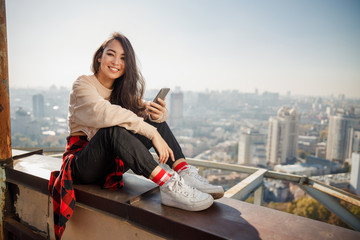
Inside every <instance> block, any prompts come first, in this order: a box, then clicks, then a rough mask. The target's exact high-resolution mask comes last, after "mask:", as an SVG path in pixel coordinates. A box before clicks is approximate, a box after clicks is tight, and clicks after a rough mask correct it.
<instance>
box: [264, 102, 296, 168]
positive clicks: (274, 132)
mask: <svg viewBox="0 0 360 240" xmlns="http://www.w3.org/2000/svg"><path fill="white" fill-rule="evenodd" d="M298 122H299V114H298V112H297V111H296V109H295V108H292V109H289V108H285V107H282V108H280V109H279V111H278V113H277V116H276V117H270V119H269V128H268V138H267V145H266V161H267V163H268V164H269V165H276V164H286V163H291V162H293V161H294V160H296V157H297V143H298Z"/></svg>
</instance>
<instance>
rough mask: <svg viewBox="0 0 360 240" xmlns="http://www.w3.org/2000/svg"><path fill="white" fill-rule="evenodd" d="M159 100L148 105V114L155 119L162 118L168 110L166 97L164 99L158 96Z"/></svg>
mask: <svg viewBox="0 0 360 240" xmlns="http://www.w3.org/2000/svg"><path fill="white" fill-rule="evenodd" d="M157 101H158V103H155V102H149V103H148V106H147V110H146V112H147V113H148V114H150V116H151V119H153V120H157V119H159V118H161V117H162V116H163V115H164V113H165V111H166V108H165V105H166V102H165V99H164V100H162V99H161V98H158V99H157Z"/></svg>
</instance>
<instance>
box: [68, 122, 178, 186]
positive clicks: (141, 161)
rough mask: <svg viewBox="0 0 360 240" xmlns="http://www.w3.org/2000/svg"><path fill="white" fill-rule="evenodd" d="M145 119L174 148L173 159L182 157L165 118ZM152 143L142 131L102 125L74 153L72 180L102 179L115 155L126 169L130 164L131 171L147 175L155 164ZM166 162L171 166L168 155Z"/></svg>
mask: <svg viewBox="0 0 360 240" xmlns="http://www.w3.org/2000/svg"><path fill="white" fill-rule="evenodd" d="M147 122H148V123H149V124H151V125H153V126H154V127H156V128H157V131H158V132H159V133H160V135H161V136H162V137H163V139H164V140H165V142H166V143H167V144H168V145H169V147H170V148H171V149H172V150H173V152H174V157H175V160H177V159H180V158H184V154H183V153H182V151H181V148H180V145H179V143H178V142H177V140H176V139H175V136H174V135H173V133H172V132H171V130H170V128H169V126H168V125H167V123H166V122H163V123H154V122H150V121H147ZM151 147H153V144H152V142H151V140H149V139H148V138H146V137H144V136H142V135H139V134H133V133H131V132H130V131H128V130H126V129H125V128H122V127H119V126H114V127H109V128H102V129H100V130H99V131H98V132H97V133H96V134H95V136H94V137H93V138H92V139H91V140H90V142H89V143H88V144H87V145H86V147H85V148H84V149H82V150H81V151H79V152H77V153H76V154H75V155H76V156H77V157H76V158H74V159H73V161H72V163H71V170H72V177H73V181H74V183H102V182H103V181H104V180H105V177H106V175H107V174H108V173H109V172H110V171H111V170H112V168H113V166H114V164H115V161H114V159H115V157H116V156H119V157H120V158H121V160H122V161H123V162H124V165H125V169H126V170H128V169H129V168H130V169H131V170H133V172H134V173H136V174H139V175H143V176H144V177H146V178H149V177H150V174H151V172H152V171H153V170H154V169H155V168H156V167H157V166H158V163H157V162H156V161H155V160H154V159H153V157H152V155H151V153H150V152H149V149H150V148H151ZM155 150H156V149H155ZM166 164H167V165H169V166H170V167H172V165H173V161H172V160H171V158H169V159H168V160H167V162H166Z"/></svg>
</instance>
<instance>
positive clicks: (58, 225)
mask: <svg viewBox="0 0 360 240" xmlns="http://www.w3.org/2000/svg"><path fill="white" fill-rule="evenodd" d="M67 140H68V141H67V145H66V149H65V153H64V155H63V164H62V166H61V169H60V171H54V172H51V175H50V181H49V193H50V196H51V197H52V198H53V209H54V230H55V237H56V239H57V240H60V239H61V237H62V235H63V233H64V230H65V227H66V222H67V221H68V220H69V219H70V218H71V216H72V214H73V211H74V208H75V201H76V198H75V191H74V188H73V181H72V177H71V168H70V166H71V162H72V160H73V159H74V158H75V157H76V156H75V155H74V154H75V153H76V152H78V151H80V150H81V149H83V148H84V147H85V146H86V145H87V144H88V141H87V138H86V136H73V137H68V139H67ZM123 173H124V163H123V162H122V161H121V159H120V158H119V157H116V158H115V164H114V168H113V169H112V171H111V172H110V173H109V174H108V175H107V177H106V180H105V183H104V188H106V189H110V190H117V189H120V188H122V187H123V186H124V183H123V181H122V177H123Z"/></svg>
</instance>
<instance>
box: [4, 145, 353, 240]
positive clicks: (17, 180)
mask: <svg viewBox="0 0 360 240" xmlns="http://www.w3.org/2000/svg"><path fill="white" fill-rule="evenodd" d="M14 153H15V154H18V155H20V154H22V152H19V151H14ZM13 155H14V154H13ZM61 161H62V160H61V159H56V158H51V157H47V156H43V155H31V156H26V157H19V158H18V160H15V161H14V166H13V168H7V169H6V174H7V181H8V182H9V183H12V184H15V185H18V186H20V185H21V186H25V187H27V188H30V189H33V191H35V192H39V194H40V195H42V194H46V195H45V197H48V193H47V184H48V181H49V176H50V172H51V171H53V170H58V169H60V166H61ZM124 184H125V187H124V188H123V189H121V190H118V191H110V190H104V189H102V188H101V187H100V186H98V185H75V194H76V198H77V205H76V208H77V209H85V208H88V209H90V210H89V211H88V212H91V211H93V212H94V214H92V215H91V214H90V215H89V216H100V215H101V216H105V215H107V214H108V215H109V216H110V215H111V216H112V218H111V219H113V218H117V219H119V220H121V221H122V222H123V223H128V224H131V226H139V228H137V229H143V230H145V231H146V232H148V233H149V234H150V235H151V236H152V237H153V238H161V237H164V238H173V239H184V238H196V239H280V240H281V239H360V233H359V232H355V231H352V230H349V229H345V228H341V227H337V226H333V225H330V224H326V223H323V222H319V221H314V220H311V219H307V218H303V217H299V216H295V215H291V214H287V213H283V212H280V211H276V210H273V209H269V208H265V207H261V206H256V205H253V204H248V203H245V202H242V201H237V200H234V199H229V198H222V199H219V200H217V201H215V203H214V204H213V206H211V207H210V208H209V209H207V210H205V211H201V212H187V211H183V210H180V209H176V208H171V207H166V206H163V205H162V204H161V200H160V194H159V189H158V188H157V187H156V185H155V184H154V183H152V182H151V181H149V180H147V179H145V178H142V177H139V176H136V175H133V174H125V175H124ZM20 195H21V193H20ZM48 198H49V197H48ZM49 206H52V204H51V199H50V198H49ZM44 207H45V206H44ZM46 207H48V206H46ZM84 207H85V208H84ZM77 209H76V210H77ZM76 210H75V211H74V216H75V214H76ZM48 211H49V214H50V215H51V213H52V212H51V211H52V208H51V207H49V209H48ZM77 212H78V213H80V212H82V210H77ZM95 212H97V213H96V214H100V215H96V214H95ZM50 215H49V216H48V217H49V218H51V216H50ZM96 218H98V217H96ZM104 219H110V218H104ZM74 221H75V220H74ZM107 221H113V220H107ZM70 222H72V219H71V220H70V221H69V223H70ZM117 222H118V223H119V221H117ZM102 224H105V225H106V223H102ZM50 225H51V224H49V228H50V229H52V228H53V226H52V225H51V226H50ZM78 226H79V227H77V228H76V229H79V228H80V225H78ZM124 226H126V225H124ZM88 227H89V229H88V231H91V230H92V229H91V226H88ZM125 229H126V228H125ZM128 229H129V230H128V231H130V228H128ZM137 231H140V230H137ZM65 233H66V231H65ZM69 233H70V231H69ZM49 234H50V235H51V233H50V232H49ZM82 234H85V232H83V233H82ZM87 234H89V233H87ZM114 234H115V233H114ZM142 234H145V233H142ZM80 235H81V234H80ZM64 236H65V235H64ZM51 237H52V236H51ZM69 238H70V237H69Z"/></svg>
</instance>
